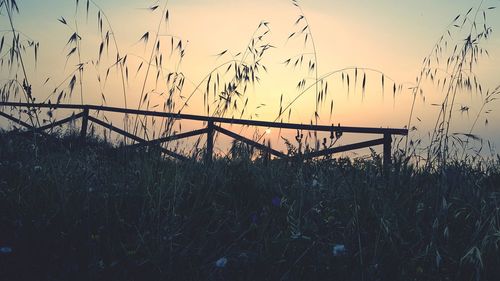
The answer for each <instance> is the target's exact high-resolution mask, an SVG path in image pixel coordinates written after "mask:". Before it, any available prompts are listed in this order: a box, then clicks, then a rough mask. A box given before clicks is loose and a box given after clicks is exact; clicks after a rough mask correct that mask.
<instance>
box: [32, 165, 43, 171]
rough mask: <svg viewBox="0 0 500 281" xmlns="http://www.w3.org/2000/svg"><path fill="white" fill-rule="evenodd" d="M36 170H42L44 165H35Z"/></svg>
mask: <svg viewBox="0 0 500 281" xmlns="http://www.w3.org/2000/svg"><path fill="white" fill-rule="evenodd" d="M34 170H35V171H41V170H42V166H35V167H34Z"/></svg>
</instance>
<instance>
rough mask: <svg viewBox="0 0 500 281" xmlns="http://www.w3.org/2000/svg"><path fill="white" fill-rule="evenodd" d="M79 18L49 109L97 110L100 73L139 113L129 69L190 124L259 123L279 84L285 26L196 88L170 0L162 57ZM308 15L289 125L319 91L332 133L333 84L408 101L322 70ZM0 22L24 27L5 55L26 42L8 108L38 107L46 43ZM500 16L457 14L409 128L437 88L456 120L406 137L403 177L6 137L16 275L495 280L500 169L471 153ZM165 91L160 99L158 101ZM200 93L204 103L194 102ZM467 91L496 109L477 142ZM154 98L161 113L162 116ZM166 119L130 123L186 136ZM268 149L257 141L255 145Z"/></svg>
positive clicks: (2, 238) (154, 9)
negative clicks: (92, 88) (273, 58)
mask: <svg viewBox="0 0 500 281" xmlns="http://www.w3.org/2000/svg"><path fill="white" fill-rule="evenodd" d="M75 4H76V9H75V13H74V15H73V17H72V18H69V19H68V20H67V19H66V18H64V17H61V18H60V19H59V21H60V22H61V24H62V25H63V26H64V27H65V28H67V29H68V30H69V31H70V33H69V34H68V38H69V40H68V43H67V45H66V46H65V49H67V50H66V51H67V52H68V53H67V56H66V58H67V63H70V64H74V67H73V68H71V70H70V71H69V73H67V76H66V77H65V78H63V79H62V81H60V83H59V82H57V83H56V85H57V86H56V88H55V90H54V91H52V92H51V93H48V96H47V95H45V94H42V96H46V98H45V99H43V97H42V100H43V102H51V100H52V102H53V103H61V102H68V101H70V100H71V98H72V94H73V92H74V91H75V92H79V95H80V97H79V98H80V101H81V102H82V103H83V100H84V98H85V100H87V99H88V98H92V97H91V96H88V98H87V96H85V97H84V95H85V92H86V91H85V88H86V87H87V86H88V85H87V83H89V82H88V80H89V79H87V78H86V80H85V81H84V77H91V76H92V75H95V76H97V80H98V81H99V85H98V86H99V88H100V90H101V93H100V94H101V101H102V103H106V95H105V91H104V88H105V86H106V83H107V81H108V78H109V79H110V80H111V79H117V81H119V82H120V83H119V84H121V91H122V93H123V104H124V105H125V107H128V108H131V107H136V106H135V105H134V104H133V103H132V102H131V99H130V98H132V96H131V93H130V91H129V90H130V89H129V82H131V81H129V73H130V75H135V76H136V78H137V77H138V81H139V84H140V86H141V85H142V87H140V88H141V91H140V94H138V97H139V99H138V101H137V108H141V109H152V108H156V107H159V108H162V109H163V111H165V112H182V111H183V110H184V109H185V108H187V107H189V104H190V103H194V102H195V101H194V99H195V98H200V97H201V98H203V112H204V114H206V115H209V116H231V117H233V116H236V117H238V116H239V117H240V118H243V117H245V116H247V117H248V118H250V119H252V118H253V117H257V116H253V114H252V113H251V112H252V109H251V108H250V105H249V103H248V102H249V99H250V98H251V97H249V96H248V94H247V88H248V87H252V86H254V85H255V84H257V83H258V82H259V79H260V78H259V77H260V75H259V74H260V73H262V71H267V68H266V66H265V65H264V64H263V61H264V60H263V59H264V58H265V57H266V56H267V54H268V52H269V51H270V50H273V51H274V50H276V49H278V48H276V47H275V46H274V45H273V44H272V43H273V42H270V41H269V40H270V38H268V34H269V33H270V32H271V29H270V23H269V22H267V21H262V22H260V23H259V25H258V27H257V28H256V29H255V31H254V33H253V34H252V35H251V37H250V38H249V42H248V44H247V45H246V46H243V47H244V49H242V50H241V51H240V52H239V53H236V52H234V53H235V54H233V51H231V50H223V51H221V52H220V53H219V54H216V55H215V57H216V58H217V60H218V59H220V60H221V61H220V62H218V66H216V67H213V68H212V69H210V70H209V72H208V73H207V74H206V75H205V76H204V78H203V79H202V80H201V81H199V82H197V83H195V82H192V81H191V80H189V78H188V77H186V76H184V73H183V72H182V71H181V68H180V66H181V63H182V61H183V58H184V56H185V51H186V46H187V41H184V40H183V39H181V38H180V37H177V36H175V35H172V34H170V27H169V24H168V23H169V10H168V0H167V1H160V2H155V4H153V5H152V6H150V8H148V10H149V12H150V13H151V16H150V17H154V19H155V20H156V21H157V22H158V25H157V30H156V32H154V31H152V32H150V31H147V32H145V33H144V35H142V37H141V38H140V40H139V41H138V42H139V43H141V44H143V45H144V54H145V55H144V56H145V57H146V58H142V56H140V55H134V54H133V53H131V52H126V51H124V50H123V49H122V48H120V46H119V44H118V42H117V39H116V38H115V33H114V31H113V28H112V25H111V22H110V21H109V19H108V17H107V15H106V13H105V12H104V11H103V10H102V9H101V8H100V6H99V5H98V4H97V3H96V2H95V1H92V0H87V1H75ZM292 4H293V5H295V6H296V7H297V8H298V12H299V14H298V19H297V20H296V21H295V24H294V30H295V32H292V33H291V34H290V35H289V37H288V39H289V40H298V41H300V42H302V41H303V42H304V50H303V52H302V53H300V54H299V55H297V56H294V57H290V58H287V59H286V60H285V61H284V62H283V64H285V65H288V66H290V67H291V68H293V69H294V70H297V71H302V72H305V73H304V77H303V78H302V79H301V80H300V81H299V83H298V84H297V93H295V95H293V93H292V95H290V93H289V94H288V96H285V97H284V96H283V95H281V97H280V102H279V111H278V112H279V113H278V115H277V117H276V119H275V121H283V120H284V119H286V116H287V115H288V120H290V116H291V114H292V107H293V105H294V104H295V103H296V102H297V101H298V100H299V99H300V98H302V97H303V96H304V95H306V93H310V91H311V90H312V89H314V93H315V94H314V101H315V110H314V117H312V118H311V120H310V122H311V123H313V122H314V123H317V122H318V119H320V117H322V118H323V119H322V120H326V119H325V113H327V112H324V110H325V108H326V109H328V108H329V109H330V112H329V117H330V119H331V118H332V114H333V113H334V112H333V108H334V106H333V104H334V101H333V98H332V97H331V95H330V96H328V82H331V83H338V84H340V83H341V85H343V86H344V87H345V88H346V89H347V95H349V93H350V92H351V91H354V92H356V91H357V90H361V92H362V94H363V95H364V93H365V90H367V87H368V86H367V85H368V82H367V81H368V80H370V83H371V84H373V85H370V87H379V86H380V87H381V89H382V94H384V91H385V90H384V89H385V87H387V89H389V91H392V94H393V96H394V95H396V92H398V93H399V92H402V89H403V88H402V85H401V84H399V83H398V82H397V81H394V80H393V79H391V78H390V77H389V76H387V75H386V74H385V73H384V72H382V71H379V70H377V69H372V68H363V67H359V66H357V67H347V68H340V69H337V70H335V69H334V70H331V71H330V72H327V73H319V70H318V64H319V63H320V62H319V61H318V50H317V49H316V45H315V44H314V40H313V34H312V31H311V27H310V26H309V23H308V20H307V17H306V15H305V13H304V11H303V10H302V8H301V6H300V2H299V1H296V0H292ZM0 9H2V11H4V12H5V13H6V16H7V17H6V19H8V23H9V24H8V27H9V29H8V31H7V32H5V33H4V34H3V35H2V39H1V41H2V44H0V45H3V42H4V40H5V42H10V41H12V44H11V46H7V45H6V47H5V48H6V52H7V53H6V54H7V55H5V56H4V57H2V58H1V59H0V62H2V71H3V72H4V73H7V72H8V73H9V75H8V77H11V78H12V79H8V80H6V81H7V82H5V83H4V84H3V86H2V87H1V90H0V95H1V100H3V101H8V100H13V99H14V100H16V99H19V98H24V99H25V100H26V101H27V102H30V103H33V102H35V97H34V96H33V95H32V89H31V82H32V80H30V79H29V78H30V77H29V76H30V74H31V71H30V69H29V67H28V66H29V65H28V64H26V63H27V62H30V61H32V60H34V64H35V65H36V63H37V57H38V48H39V44H38V43H37V42H36V41H34V40H33V39H31V38H29V37H27V36H26V35H24V33H22V32H20V31H17V29H16V21H14V20H16V19H17V16H18V13H19V9H18V7H17V4H16V1H15V0H0ZM493 9H494V7H487V6H486V1H481V2H480V4H479V5H478V6H477V7H474V8H471V9H470V10H468V11H467V12H466V13H461V14H459V15H458V16H457V17H456V18H454V19H453V21H451V23H450V25H449V26H448V27H447V28H446V30H445V32H444V33H443V35H442V36H441V37H440V39H439V40H438V41H437V42H436V44H435V45H434V46H433V47H432V50H431V52H430V53H429V55H428V56H427V57H426V58H425V59H424V61H423V63H422V69H421V72H420V75H419V76H417V79H416V83H415V85H413V86H412V87H411V88H410V92H411V93H410V94H411V95H412V97H413V104H412V109H411V111H410V112H409V120H408V125H407V127H408V128H411V129H410V131H413V130H414V129H413V127H412V125H413V123H412V122H413V119H415V118H416V119H418V117H417V116H414V106H415V100H416V98H417V97H421V98H423V97H425V94H424V87H423V85H424V84H423V82H424V81H426V80H427V81H429V80H430V81H431V82H434V83H436V84H437V86H438V87H441V88H442V93H443V100H442V102H441V103H440V106H441V110H440V112H439V115H438V116H437V118H436V123H435V124H436V125H435V127H434V130H433V131H432V135H431V134H429V144H428V145H427V146H426V145H425V144H422V143H421V141H422V140H418V139H417V140H415V139H411V138H409V139H406V140H405V146H404V149H401V150H400V151H401V152H404V153H402V154H403V155H400V154H395V155H394V165H392V167H391V168H390V169H389V170H388V171H386V170H384V169H383V167H382V165H381V159H380V157H379V156H378V155H376V154H375V153H374V154H372V155H371V157H368V158H363V159H362V158H357V159H354V158H352V159H349V158H337V159H335V158H331V157H327V158H321V159H316V160H313V161H307V162H303V161H288V162H287V161H283V160H270V159H268V158H267V157H266V156H265V155H256V154H255V152H254V151H253V150H252V149H250V148H248V147H245V146H244V145H241V144H234V145H233V147H232V148H231V149H230V150H229V154H228V156H225V157H218V158H216V159H215V161H214V162H212V163H211V164H205V163H203V162H200V161H197V160H195V159H192V160H190V161H186V162H176V161H173V160H168V159H165V158H163V157H161V156H160V154H159V152H158V151H156V150H155V149H154V148H153V149H149V150H137V151H130V150H128V151H126V150H124V149H117V148H116V147H115V145H114V144H111V143H109V142H107V141H106V140H102V139H101V138H100V137H99V136H91V137H89V138H87V139H86V140H85V141H84V142H82V140H80V139H79V138H78V137H76V136H75V135H73V134H67V135H64V134H59V135H57V134H55V135H51V136H49V137H42V136H38V135H30V134H26V133H21V134H19V133H18V132H16V131H9V132H5V131H4V132H1V133H0V274H2V275H1V278H0V279H1V280H163V279H165V280H331V279H334V280H337V279H338V280H363V281H365V280H497V278H498V276H500V269H499V268H498V266H497V265H498V264H500V254H499V252H500V251H499V246H500V206H499V199H500V198H499V197H500V157H499V156H498V155H497V156H495V157H496V158H494V159H492V158H481V157H480V156H478V155H479V153H477V154H476V153H474V152H469V151H470V147H471V146H473V144H469V142H471V143H472V142H473V141H474V140H479V139H480V138H479V137H477V136H476V135H474V134H473V130H474V128H475V126H476V123H478V120H479V118H480V117H483V115H484V114H486V113H488V112H489V111H490V110H491V109H490V108H489V106H490V105H491V103H493V101H495V100H496V99H497V97H498V94H499V93H500V90H499V88H498V87H497V88H495V89H494V90H491V89H490V90H488V89H484V91H483V89H482V86H481V82H480V80H479V77H476V76H475V74H474V71H473V67H474V68H475V67H476V65H477V63H478V59H480V58H481V57H483V56H484V55H483V52H484V54H485V55H488V53H487V50H486V49H483V48H482V44H483V43H484V41H485V40H487V39H488V38H489V37H490V34H491V32H492V29H491V27H490V26H489V24H487V14H488V16H489V14H490V12H488V11H489V10H493ZM486 12H488V13H486ZM83 15H84V16H85V17H83ZM89 16H90V17H91V18H92V17H95V18H96V19H97V31H96V34H97V35H99V36H98V37H100V38H101V41H100V42H99V46H90V47H95V48H94V49H95V52H94V56H90V57H85V56H82V54H83V53H86V52H82V51H83V49H85V48H87V47H88V46H87V45H84V44H82V43H84V42H85V41H84V40H83V39H82V38H86V37H85V36H82V35H84V34H80V31H81V30H82V29H81V28H80V29H79V26H80V27H82V26H83V25H84V24H88V20H89ZM160 30H165V32H167V34H164V33H163V31H162V32H160ZM138 39H139V38H138ZM288 39H287V41H288ZM448 45H449V46H450V47H448ZM160 46H161V47H160ZM1 49H2V47H0V51H1ZM452 49H453V51H451V50H452ZM21 50H23V51H21ZM26 50H28V51H32V52H33V55H34V58H33V59H29V58H28V54H30V53H29V52H27V51H26ZM167 57H168V58H169V59H168V60H167V59H163V58H167ZM127 58H128V60H127ZM131 61H132V62H131ZM444 61H446V62H447V63H446V65H445V64H444ZM4 63H5V66H3V65H4ZM94 63H95V65H94ZM303 63H304V64H303ZM25 64H26V65H25ZM306 64H307V68H306V66H305V65H306ZM136 65H137V66H136ZM90 66H95V67H94V68H95V73H94V70H92V68H91V67H90ZM27 69H28V71H27ZM443 70H445V71H443ZM110 71H112V72H116V73H115V74H113V73H112V74H110ZM108 75H111V76H109V77H108ZM310 75H313V76H314V77H313V78H307V77H308V76H310ZM367 77H368V78H367ZM329 79H330V80H329ZM379 79H380V80H379ZM328 80H329V81H328ZM334 80H335V81H334ZM337 80H338V81H337ZM372 80H375V81H380V84H379V83H378V82H377V83H373V82H371V81H372ZM48 81H49V80H48V79H47V80H46V81H45V83H44V85H45V84H46V83H47V82H48ZM153 82H154V85H155V87H154V89H153V90H146V88H145V85H146V84H148V83H153ZM186 82H187V83H190V84H192V88H193V90H192V92H186V91H187V90H186V89H185V88H184V84H185V83H186ZM256 82H257V83H256ZM385 83H387V86H386V85H385ZM375 84H377V85H375ZM358 85H359V86H358ZM34 92H38V93H40V89H37V91H34ZM462 92H464V93H468V94H478V95H481V98H482V100H483V103H482V106H481V108H480V110H479V112H478V113H477V116H476V118H475V121H474V124H473V125H472V127H471V128H470V130H467V132H468V133H465V134H454V133H453V132H450V131H449V129H450V124H451V123H452V121H454V120H455V119H454V116H453V115H452V113H453V112H458V111H459V110H457V105H456V104H455V96H456V95H457V94H458V93H462ZM39 95H40V94H37V97H36V98H38V99H40V96H39ZM152 95H158V98H160V99H161V101H162V102H160V103H158V104H152V103H151V104H150V102H151V96H152ZM132 100H133V99H132ZM287 100H288V101H287ZM161 103H163V104H161ZM259 106H262V104H261V105H259ZM257 108H258V107H257ZM293 109H294V110H297V109H296V108H293ZM462 110H468V107H467V106H462V108H461V109H460V111H462ZM459 113H460V112H459ZM19 114H20V115H22V117H23V118H24V119H25V120H27V119H29V123H30V124H33V125H37V126H39V125H41V123H47V122H51V121H53V120H52V119H53V116H52V112H51V111H49V112H42V111H36V110H33V109H29V110H28V111H27V112H22V111H20V112H19ZM45 114H46V115H47V116H48V120H44V119H43V118H44V117H45ZM39 118H42V119H39ZM104 118H105V119H106V116H104ZM330 119H328V120H329V121H330ZM157 121H158V120H156V119H154V118H150V119H148V118H142V119H141V118H138V119H134V120H129V119H128V116H126V117H125V119H124V121H123V124H122V125H123V128H124V129H125V130H127V131H129V132H134V133H137V134H138V135H144V137H145V138H146V139H150V137H151V136H152V138H155V136H160V135H161V136H166V135H170V134H172V133H173V132H174V131H175V130H174V128H176V127H177V125H179V130H180V131H181V129H180V123H174V122H166V121H161V124H160V126H157V123H155V122H157ZM104 136H106V135H104ZM262 136H263V135H260V137H259V133H258V132H255V134H254V139H255V140H258V141H260V140H261V139H262ZM339 137H340V136H336V138H337V139H338V138H339ZM332 139H333V138H332ZM296 141H297V142H298V147H295V146H294V144H292V143H289V142H288V141H286V145H287V148H288V153H290V154H294V153H300V152H301V151H303V150H304V147H305V149H309V148H310V147H313V146H314V144H313V142H314V143H315V144H316V149H318V148H319V141H318V138H317V136H316V135H314V139H313V138H312V137H310V136H309V138H308V136H306V138H305V139H303V135H302V133H300V134H299V132H297V136H296ZM198 142H200V140H198ZM424 142H425V141H424ZM334 144H335V143H333V142H332V143H331V144H330V146H333V145H334ZM302 145H304V147H302ZM201 146H203V144H202V145H201ZM325 146H326V144H325ZM398 149H399V147H398ZM199 152H200V154H203V149H202V150H201V151H199ZM474 155H476V156H474ZM424 157H425V158H424Z"/></svg>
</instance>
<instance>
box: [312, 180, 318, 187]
mask: <svg viewBox="0 0 500 281" xmlns="http://www.w3.org/2000/svg"><path fill="white" fill-rule="evenodd" d="M312 186H313V187H318V186H319V181H318V180H317V179H313V182H312Z"/></svg>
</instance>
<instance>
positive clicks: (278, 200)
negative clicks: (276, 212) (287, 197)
mask: <svg viewBox="0 0 500 281" xmlns="http://www.w3.org/2000/svg"><path fill="white" fill-rule="evenodd" d="M271 203H273V205H274V206H276V207H280V206H281V198H279V197H278V196H275V197H273V200H272V201H271Z"/></svg>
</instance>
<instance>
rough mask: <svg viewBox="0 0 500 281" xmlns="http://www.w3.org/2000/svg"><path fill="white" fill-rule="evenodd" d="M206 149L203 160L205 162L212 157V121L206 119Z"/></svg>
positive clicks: (210, 160)
mask: <svg viewBox="0 0 500 281" xmlns="http://www.w3.org/2000/svg"><path fill="white" fill-rule="evenodd" d="M207 129H208V131H207V151H206V152H205V153H206V155H205V161H206V163H207V164H210V163H211V162H212V157H213V153H214V122H213V121H208V127H207Z"/></svg>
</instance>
